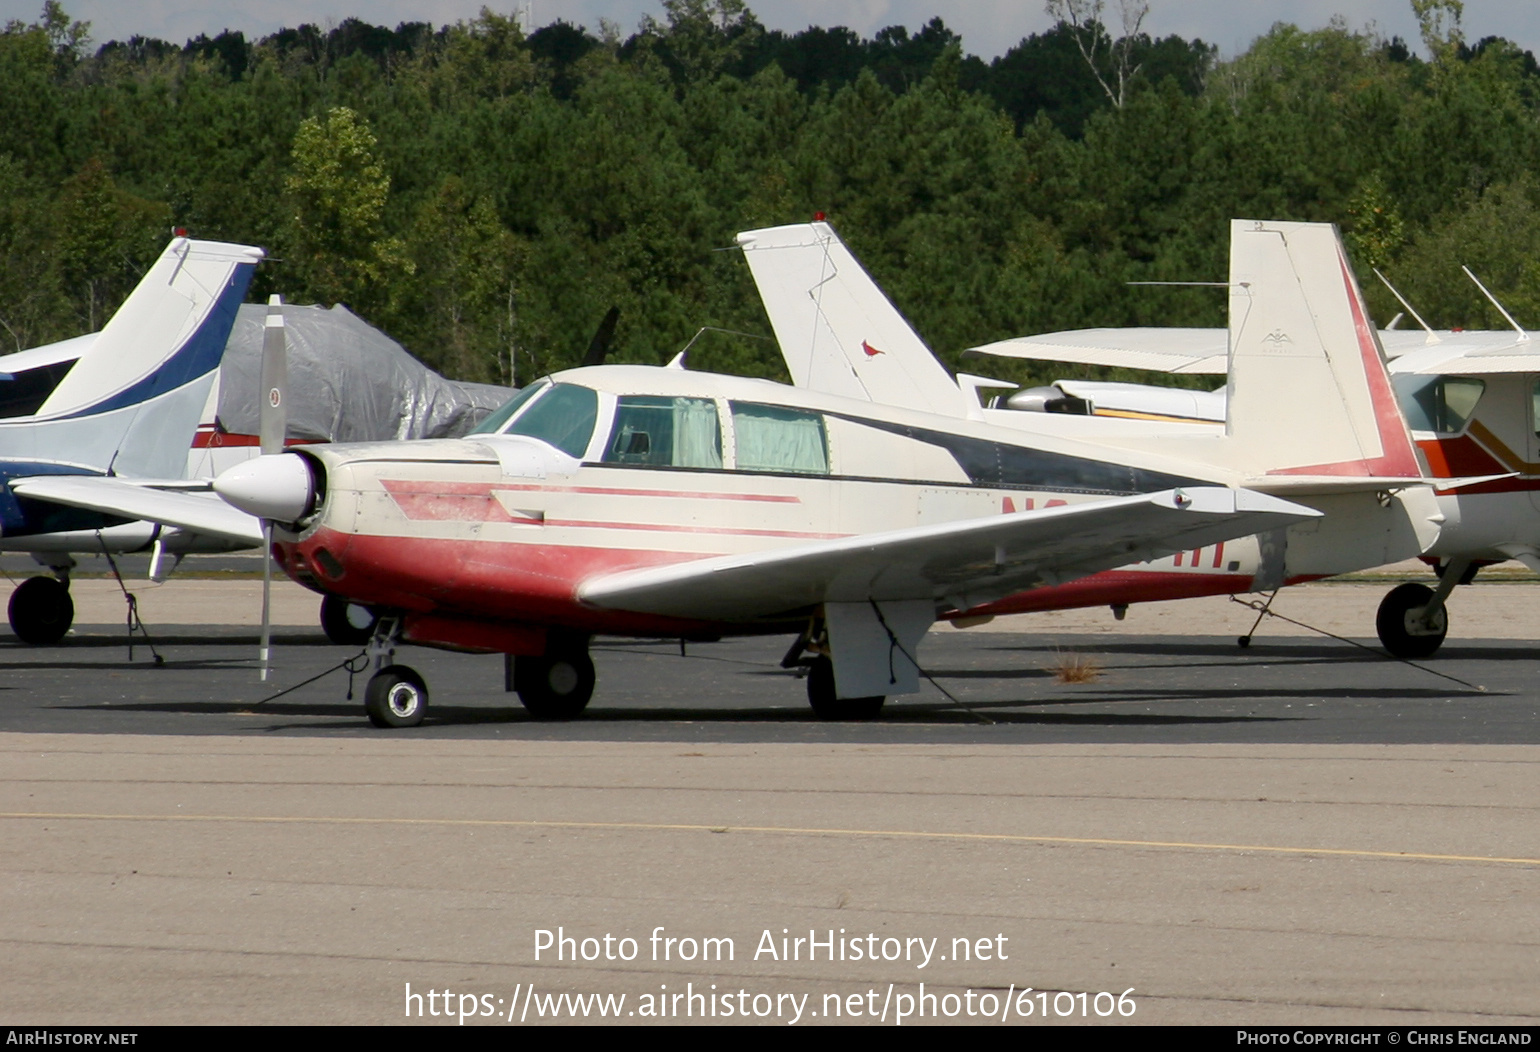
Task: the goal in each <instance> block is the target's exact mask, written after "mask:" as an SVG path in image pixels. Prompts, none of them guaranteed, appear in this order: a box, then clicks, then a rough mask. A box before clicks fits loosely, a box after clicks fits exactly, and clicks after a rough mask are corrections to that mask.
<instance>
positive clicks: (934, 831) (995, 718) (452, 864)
mask: <svg viewBox="0 0 1540 1052" xmlns="http://www.w3.org/2000/svg"><path fill="white" fill-rule="evenodd" d="M88 583H89V582H85V581H81V582H78V583H77V586H76V588H77V591H78V595H77V603H78V604H79V605H80V606H81V608H82V609H83V610H87V611H92V610H101V611H104V612H106V613H107V614H108V615H110V613H111V610H112V609H113V608H112V606H111V605H110V604H109V603H108V602H107V601H108V600H113V601H115V602H117V603H118V604H121V597H115V596H113V595H111V594H109V593H108V591H107V590H105V589H103V595H104V596H105V598H103V599H102V600H101V602H102V603H103V604H105V605H99V606H93V605H92V603H93V602H95V601H96V600H92V599H91V597H90V594H89V593H90V589H89V588H88V587H86V586H87V584H88ZM187 585H200V586H203V587H202V590H201V592H200V589H199V588H193V587H187ZM113 587H114V588H115V585H114V586H113ZM1352 587H1353V586H1321V587H1320V588H1318V589H1316V590H1315V591H1310V590H1306V589H1301V590H1296V594H1295V595H1293V596H1291V597H1290V598H1291V602H1292V603H1293V605H1291V606H1289V607H1288V608H1287V609H1288V611H1289V613H1290V614H1291V615H1292V616H1293V617H1295V618H1296V619H1297V620H1299V621H1302V622H1305V623H1310V624H1316V625H1318V626H1323V627H1327V628H1328V629H1329V630H1331V631H1334V632H1335V633H1336V634H1337V635H1339V636H1354V637H1356V642H1357V645H1355V643H1353V642H1347V641H1343V640H1339V639H1333V638H1328V637H1325V636H1320V635H1316V634H1314V633H1311V632H1308V631H1307V630H1303V629H1299V628H1298V627H1297V626H1289V625H1282V624H1279V625H1276V626H1272V625H1270V626H1264V629H1263V630H1262V631H1261V632H1259V635H1258V638H1257V640H1256V642H1255V643H1254V645H1253V646H1251V647H1250V648H1249V649H1244V650H1243V649H1241V648H1240V647H1238V646H1237V645H1236V642H1235V633H1236V629H1235V627H1234V624H1235V623H1236V621H1235V620H1229V621H1227V620H1224V618H1225V617H1234V618H1237V619H1238V622H1239V623H1241V624H1242V625H1245V624H1249V620H1248V619H1249V617H1250V616H1251V615H1250V614H1249V613H1248V612H1247V611H1244V610H1239V609H1238V608H1237V610H1234V611H1232V610H1230V609H1229V606H1233V604H1229V605H1228V606H1227V605H1225V604H1223V603H1222V601H1221V602H1220V603H1219V604H1217V605H1211V606H1207V607H1204V606H1198V605H1183V604H1171V609H1170V610H1169V611H1165V612H1161V611H1155V610H1149V611H1141V610H1139V609H1138V608H1136V609H1135V611H1133V612H1131V613H1130V615H1129V620H1128V621H1127V622H1125V623H1123V624H1116V623H1114V622H1112V621H1111V619H1110V616H1109V615H1107V614H1106V612H1105V611H1101V612H1093V613H1088V614H1087V615H1086V617H1085V619H1083V620H1078V621H1077V620H1074V619H1066V618H1051V617H1050V618H1042V619H1039V620H1030V619H1024V620H1023V621H1022V622H1015V623H1010V624H1004V625H995V626H986V627H985V628H980V629H971V630H968V631H956V630H952V629H938V630H937V631H935V632H932V633H931V635H930V636H929V637H928V638H927V640H926V642H925V643H924V644H923V646H922V648H921V650H920V658H921V661H922V663H923V664H924V665H925V667H926V669H927V671H929V672H930V673H931V674H932V675H933V676H934V677H935V679H936V681H937V682H938V683H939V684H940V685H941V686H942V687H944V688H945V689H946V691H948V692H950V693H951V694H952V695H953V696H954V697H955V699H956V700H955V701H953V700H951V699H949V698H947V697H945V696H944V695H943V694H942V693H941V692H940V690H939V689H938V688H936V687H934V686H931V685H926V687H925V689H924V691H923V692H922V693H921V694H919V695H917V696H914V697H911V698H902V699H896V700H895V701H894V702H892V703H890V705H889V707H888V709H887V710H886V711H885V714H884V716H883V718H882V719H881V720H878V721H875V722H871V723H862V724H829V723H823V722H820V721H818V720H816V719H814V718H813V716H812V713H811V711H810V709H809V708H808V706H807V704H806V702H805V699H804V694H803V685H802V684H801V683H800V682H799V681H797V679H796V678H795V677H794V676H792V675H791V674H790V673H788V672H786V671H785V670H782V669H780V668H779V667H778V661H779V658H780V656H781V653H782V651H783V649H784V646H785V642H786V641H785V640H782V639H761V640H736V641H726V642H722V643H716V644H689V645H688V646H687V647H686V648H685V654H684V656H681V655H680V648H679V644H678V642H677V641H658V642H622V641H609V640H600V641H598V642H597V643H596V647H595V650H594V658H595V663H596V665H597V666H598V670H599V688H598V691H597V693H596V696H595V699H594V702H593V703H592V705H591V706H590V710H589V712H588V714H587V716H586V718H584V719H581V720H576V721H572V722H568V723H541V722H537V721H533V720H531V719H529V718H528V717H527V716H525V715H524V713H523V711H522V709H521V708H519V707H518V706H517V703H516V699H515V696H514V695H510V694H507V693H505V692H504V691H503V689H502V687H503V669H502V664H501V661H500V660H499V659H497V658H491V657H477V656H468V655H459V654H449V653H442V652H436V651H427V650H421V649H417V648H404V649H403V650H402V651H401V652H400V654H399V655H398V660H399V661H402V662H405V663H408V664H411V665H413V666H415V667H416V668H418V669H419V671H421V672H422V673H423V674H424V676H425V677H426V679H427V681H428V684H429V687H430V689H431V691H432V705H431V708H430V713H429V718H428V721H427V722H426V723H425V724H424V725H423V726H422V727H419V728H415V729H412V730H408V731H380V730H376V729H374V728H372V727H370V726H369V725H368V722H367V720H366V719H365V717H364V715H363V712H362V705H361V703H360V702H359V701H358V700H357V698H358V697H359V692H361V690H362V687H363V677H362V676H360V677H358V678H357V679H356V680H355V681H354V684H353V686H354V690H355V700H352V701H349V700H348V699H347V697H346V692H347V688H348V682H347V674H346V672H345V671H340V670H338V671H332V672H331V673H329V674H326V675H322V676H321V678H320V679H318V680H317V681H316V682H314V683H311V684H310V685H308V686H303V687H300V688H299V689H296V690H294V691H292V692H291V693H289V694H286V695H284V696H282V697H278V698H273V699H271V700H264V699H266V698H268V697H269V696H270V695H272V694H274V693H276V692H277V691H279V690H282V689H285V688H288V687H291V686H294V685H295V684H298V683H300V682H301V681H303V680H305V679H307V678H309V677H312V676H316V675H318V674H322V673H325V672H326V670H327V669H332V668H335V667H336V666H338V665H339V664H340V663H342V662H344V661H345V660H346V659H347V658H348V657H349V656H350V654H351V653H352V651H350V650H348V649H347V648H339V647H335V646H331V645H329V644H327V643H326V642H325V641H324V640H323V639H322V637H321V636H320V634H319V631H318V630H316V629H313V628H310V627H308V626H307V624H306V622H307V621H308V619H309V617H311V616H312V613H311V611H312V608H313V601H312V600H311V599H309V598H308V597H306V596H303V595H295V594H287V596H286V598H284V600H283V603H287V604H288V605H287V606H283V609H284V610H285V611H286V612H285V614H284V619H285V620H287V621H289V622H290V623H289V624H286V625H284V626H283V627H281V628H280V630H279V632H278V636H277V639H276V646H275V654H276V660H275V665H276V671H275V675H274V678H273V680H272V682H271V683H268V684H263V683H261V682H259V681H258V679H257V675H256V671H255V667H254V666H255V642H256V631H255V629H254V628H253V627H251V625H250V624H249V623H247V624H229V625H226V624H216V625H200V624H197V623H189V622H190V621H192V622H196V621H197V620H198V619H202V620H205V621H206V620H219V619H221V612H224V611H228V612H229V615H230V616H229V618H228V619H229V620H232V621H233V620H237V608H238V607H241V608H242V609H243V608H244V605H245V592H244V591H243V592H241V597H237V596H236V595H235V593H236V592H237V591H240V590H242V589H244V590H246V591H249V583H247V584H237V583H228V582H227V583H209V582H196V581H192V582H185V583H184V585H183V586H182V587H179V588H175V589H173V588H172V587H167V588H166V589H165V590H164V591H163V592H162V593H154V592H152V591H151V590H148V589H146V590H145V591H144V594H145V601H144V603H143V604H142V605H143V606H144V607H145V609H146V610H147V611H149V612H152V613H155V614H156V615H157V616H156V618H154V619H152V623H151V632H152V635H153V636H154V645H155V648H156V651H157V652H158V653H159V654H160V655H161V657H162V658H163V662H162V663H161V664H158V665H157V664H156V663H155V662H154V661H153V660H152V659H151V656H150V651H148V650H147V649H145V647H144V644H143V643H142V642H141V643H139V644H137V645H136V648H135V651H134V654H133V657H132V659H130V656H129V653H128V650H127V648H126V646H125V636H124V629H123V627H122V626H121V625H111V624H102V623H100V620H102V618H100V617H98V619H97V620H98V623H95V624H86V625H83V626H81V627H79V628H78V629H77V631H76V633H75V634H74V635H72V636H71V637H69V638H68V639H67V640H66V641H65V643H63V644H61V645H60V646H57V647H50V648H41V649H36V648H25V647H22V646H20V645H18V644H15V643H11V642H4V641H0V666H3V667H4V671H5V674H4V677H3V679H0V901H3V902H4V904H5V908H4V909H3V910H0V949H3V952H0V1020H3V1021H5V1022H7V1023H12V1024H24V1025H29V1026H31V1025H46V1024H50V1023H81V1024H100V1025H108V1026H114V1027H118V1028H127V1029H131V1028H132V1027H133V1026H135V1025H140V1024H150V1023H229V1022H237V1023H263V1022H273V1023H291V1022H336V1023H401V1022H409V1023H420V1024H428V1025H459V1024H460V1022H461V1019H462V1017H464V1022H465V1023H466V1024H471V1023H481V1024H487V1023H493V1024H499V1025H510V1024H511V1025H520V1024H524V1025H533V1024H535V1023H540V1022H552V1021H563V1022H573V1021H577V1022H585V1021H586V1022H588V1023H590V1024H592V1023H598V1022H618V1023H624V1024H643V1023H651V1022H659V1021H668V1022H694V1023H706V1024H722V1023H740V1022H745V1021H746V1022H750V1023H758V1024H766V1025H768V1024H778V1025H788V1024H794V1025H809V1024H817V1023H829V1022H839V1023H846V1024H859V1025H874V1024H876V1025H882V1024H886V1025H893V1024H895V1023H897V1022H900V1021H902V1022H903V1023H904V1024H905V1025H913V1024H917V1023H935V1022H940V1023H949V1024H955V1023H959V1022H967V1023H974V1024H984V1025H1000V1024H1001V1023H1009V1024H1021V1025H1041V1024H1043V1023H1045V1022H1050V1023H1075V1024H1080V1025H1098V1026H1099V1025H1110V1024H1119V1023H1123V1024H1126V1023H1133V1024H1139V1023H1224V1024H1244V1023H1256V1024H1274V1025H1299V1024H1323V1025H1338V1024H1342V1025H1346V1024H1359V1025H1399V1026H1410V1027H1417V1028H1422V1029H1424V1030H1426V1029H1427V1028H1430V1027H1437V1026H1456V1025H1466V1026H1468V1025H1483V1026H1502V1025H1532V1024H1533V1023H1534V1022H1535V1020H1536V1019H1537V1018H1540V911H1536V910H1535V909H1534V908H1533V900H1534V891H1535V881H1536V879H1537V877H1540V791H1537V790H1540V752H1537V750H1536V749H1535V748H1534V746H1535V744H1536V738H1537V735H1540V729H1537V728H1540V720H1537V719H1536V717H1537V715H1540V712H1537V708H1540V685H1537V684H1540V680H1537V675H1536V673H1537V672H1540V661H1537V658H1540V655H1537V654H1536V652H1535V648H1534V646H1533V645H1532V643H1530V642H1529V641H1528V640H1527V639H1525V638H1523V636H1524V632H1525V629H1524V627H1523V625H1524V622H1525V620H1526V619H1525V618H1524V616H1523V615H1524V613H1525V612H1526V611H1528V610H1530V609H1532V608H1533V602H1534V600H1535V599H1537V598H1540V588H1536V587H1535V586H1534V585H1532V584H1526V585H1509V586H1493V588H1492V590H1491V591H1488V592H1480V591H1477V589H1476V587H1475V586H1473V587H1472V589H1471V590H1470V591H1469V593H1468V594H1464V595H1462V598H1461V600H1460V601H1461V603H1462V604H1463V605H1462V606H1460V607H1459V608H1457V611H1456V612H1457V613H1459V614H1460V615H1461V616H1460V618H1457V621H1456V624H1457V625H1463V626H1465V627H1466V629H1467V632H1466V634H1464V635H1463V636H1461V635H1459V634H1458V633H1457V635H1456V637H1455V638H1452V639H1451V641H1450V642H1449V643H1447V644H1446V645H1445V647H1444V649H1443V650H1442V651H1441V652H1440V653H1439V655H1438V656H1437V657H1435V658H1433V659H1431V660H1429V661H1426V662H1423V663H1421V666H1420V667H1419V666H1414V665H1409V664H1406V663H1402V662H1396V661H1392V660H1390V659H1388V658H1386V657H1384V656H1383V655H1382V654H1377V653H1375V652H1374V651H1373V650H1372V649H1370V647H1371V644H1372V640H1370V639H1366V638H1364V636H1365V635H1367V632H1366V631H1354V628H1355V627H1356V626H1359V625H1364V624H1366V622H1365V614H1364V609H1365V608H1366V609H1367V610H1368V611H1369V616H1371V617H1372V610H1373V604H1374V602H1375V601H1376V599H1377V595H1378V594H1379V592H1380V591H1382V589H1379V588H1373V589H1362V591H1363V592H1364V594H1363V595H1362V596H1358V594H1357V593H1356V592H1354V591H1353V590H1352ZM1504 587H1506V588H1507V589H1508V590H1507V591H1504V590H1503V588H1504ZM1333 588H1335V590H1333ZM1463 592H1464V590H1462V593H1463ZM1286 594H1288V593H1286ZM189 597H190V598H189ZM1483 597H1485V598H1483ZM157 603H159V604H161V605H157ZM1334 604H1335V605H1334ZM1483 609H1484V610H1486V611H1487V612H1488V615H1490V614H1491V612H1492V611H1500V612H1501V617H1499V618H1497V619H1496V620H1495V621H1494V622H1493V623H1492V624H1491V625H1490V626H1489V627H1486V628H1484V629H1483V624H1484V623H1483V622H1482V621H1481V620H1480V618H1479V617H1478V616H1477V613H1478V611H1481V610H1483ZM178 610H180V613H179V612H178ZM210 610H213V611H215V613H214V615H212V616H211V615H210V613H209V611H210ZM1333 611H1336V612H1333ZM1168 615H1169V616H1168ZM242 616H245V615H242ZM1498 622H1500V623H1498ZM1183 625H1195V626H1199V627H1200V628H1202V629H1204V630H1205V633H1206V634H1201V635H1197V634H1192V632H1190V631H1188V632H1183V631H1180V628H1181V627H1182V626H1183ZM989 628H1007V629H1009V630H1007V631H989V630H988V629H989ZM1139 629H1142V631H1140V630H1139ZM1478 631H1479V632H1482V633H1483V634H1479V635H1478V634H1476V633H1477V632H1478ZM1075 668H1078V669H1080V670H1082V673H1083V674H1084V675H1085V678H1086V679H1087V680H1088V681H1086V682H1066V681H1065V679H1066V677H1065V676H1064V675H1063V673H1064V672H1065V671H1067V670H1071V669H1075ZM799 938H800V939H802V940H803V941H802V942H801V943H800V944H798V943H797V942H796V940H797V939H799ZM564 939H565V940H570V941H569V942H564V941H563V940H564ZM669 939H674V940H675V941H674V942H673V943H669V941H668V940H669ZM708 939H709V940H714V941H712V942H710V943H708V942H707V940H708ZM585 940H587V941H585ZM626 940H631V941H630V942H627V941H626ZM927 953H928V954H929V956H926V955H927ZM628 954H629V956H628ZM922 984H924V985H923V986H922ZM1027 988H1030V992H1029V993H1027V994H1026V996H1025V999H1023V994H1022V991H1023V990H1024V989H1027ZM595 995H597V996H598V997H599V998H600V999H599V1000H594V999H593V997H594V996H595ZM675 995H679V996H678V997H677V998H676V997H675ZM927 995H928V996H929V998H930V999H929V1000H927V999H926V998H927ZM414 997H415V1000H414ZM986 1010H987V1011H986Z"/></svg>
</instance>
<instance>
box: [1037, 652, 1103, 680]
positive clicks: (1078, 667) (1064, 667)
mask: <svg viewBox="0 0 1540 1052" xmlns="http://www.w3.org/2000/svg"><path fill="white" fill-rule="evenodd" d="M1048 671H1049V672H1052V673H1053V678H1054V679H1056V680H1058V681H1059V682H1060V683H1095V682H1096V681H1097V680H1099V679H1101V678H1102V663H1101V662H1100V661H1097V660H1096V659H1095V658H1094V657H1091V656H1089V655H1087V654H1079V653H1076V652H1074V651H1070V652H1069V653H1064V652H1063V651H1060V652H1059V656H1058V658H1057V659H1055V661H1054V663H1053V664H1052V665H1049V666H1048Z"/></svg>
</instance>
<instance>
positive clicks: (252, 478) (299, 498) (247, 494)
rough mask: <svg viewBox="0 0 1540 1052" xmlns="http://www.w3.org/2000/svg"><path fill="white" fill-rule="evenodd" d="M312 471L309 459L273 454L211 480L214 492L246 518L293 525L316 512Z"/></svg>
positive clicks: (291, 454)
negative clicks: (248, 516)
mask: <svg viewBox="0 0 1540 1052" xmlns="http://www.w3.org/2000/svg"><path fill="white" fill-rule="evenodd" d="M318 489H319V487H318V486H317V485H316V478H315V472H314V469H313V468H312V467H311V464H310V460H309V458H308V457H304V456H301V455H299V454H297V453H275V454H272V455H269V456H261V457H257V458H255V459H253V460H248V461H246V462H245V463H244V464H237V465H236V466H235V467H233V468H230V469H229V470H228V471H225V472H223V473H222V474H220V476H219V477H218V478H216V479H215V480H214V492H215V493H218V494H219V495H220V496H221V497H223V498H224V499H225V501H226V502H228V503H229V504H231V505H233V506H235V507H237V508H239V509H240V510H241V511H244V512H245V513H246V514H248V515H254V516H256V517H257V518H259V519H265V520H267V521H268V522H277V523H283V524H285V525H292V524H294V523H297V522H299V521H300V520H301V519H303V518H305V517H306V516H308V515H309V514H310V513H311V512H313V511H315V506H316V496H317V492H318Z"/></svg>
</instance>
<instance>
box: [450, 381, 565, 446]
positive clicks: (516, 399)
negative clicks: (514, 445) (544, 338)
mask: <svg viewBox="0 0 1540 1052" xmlns="http://www.w3.org/2000/svg"><path fill="white" fill-rule="evenodd" d="M550 386H551V383H550V381H549V380H542V381H541V382H540V383H537V384H530V385H529V386H528V387H526V388H524V390H522V391H520V392H519V393H518V394H516V395H514V396H513V397H512V398H510V399H508V401H506V402H504V403H503V404H502V405H500V406H498V407H497V409H496V410H494V411H493V413H492V415H491V416H489V417H487V418H486V419H485V420H483V421H482V422H481V423H479V424H477V425H476V426H475V427H473V428H471V430H470V432H469V433H470V434H472V435H495V434H497V433H498V432H499V431H501V430H502V429H503V425H504V424H506V423H507V422H508V421H509V420H511V419H512V418H513V414H515V413H517V412H518V411H519V410H520V409H522V408H524V406H525V404H527V403H528V402H529V400H530V399H531V398H534V397H535V396H536V395H537V394H539V393H540V392H541V391H544V390H545V389H546V388H547V387H550Z"/></svg>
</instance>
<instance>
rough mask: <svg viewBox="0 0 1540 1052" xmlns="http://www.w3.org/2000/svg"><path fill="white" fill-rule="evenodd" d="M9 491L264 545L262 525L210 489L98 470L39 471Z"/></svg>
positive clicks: (35, 498)
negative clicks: (154, 483) (170, 486)
mask: <svg viewBox="0 0 1540 1052" xmlns="http://www.w3.org/2000/svg"><path fill="white" fill-rule="evenodd" d="M11 492H12V493H15V494H16V495H17V496H19V497H25V498H27V499H29V500H44V501H49V502H51V503H53V504H63V505H66V506H68V507H71V508H84V509H86V510H88V511H96V512H101V513H102V514H104V515H119V516H122V517H123V518H125V519H144V520H145V521H147V522H156V523H160V524H161V525H163V526H176V527H179V528H181V529H184V530H187V531H188V532H190V533H198V534H203V535H204V536H208V537H218V538H220V539H222V540H228V541H234V542H238V543H241V544H243V545H248V546H250V547H253V548H258V547H261V546H262V527H261V525H260V524H259V523H258V522H257V520H256V519H254V518H252V517H251V516H250V515H247V514H246V513H245V512H243V511H237V510H236V509H235V508H232V507H231V506H230V505H228V504H226V503H225V502H224V501H222V500H220V499H219V498H218V497H216V496H214V495H213V494H212V493H210V494H207V495H201V494H197V493H187V492H171V491H167V490H161V489H154V488H152V487H149V486H142V485H136V484H134V483H131V482H124V481H123V480H122V479H115V478H105V477H102V476H99V475H39V476H36V477H34V478H19V479H14V480H13V481H12V482H11Z"/></svg>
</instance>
